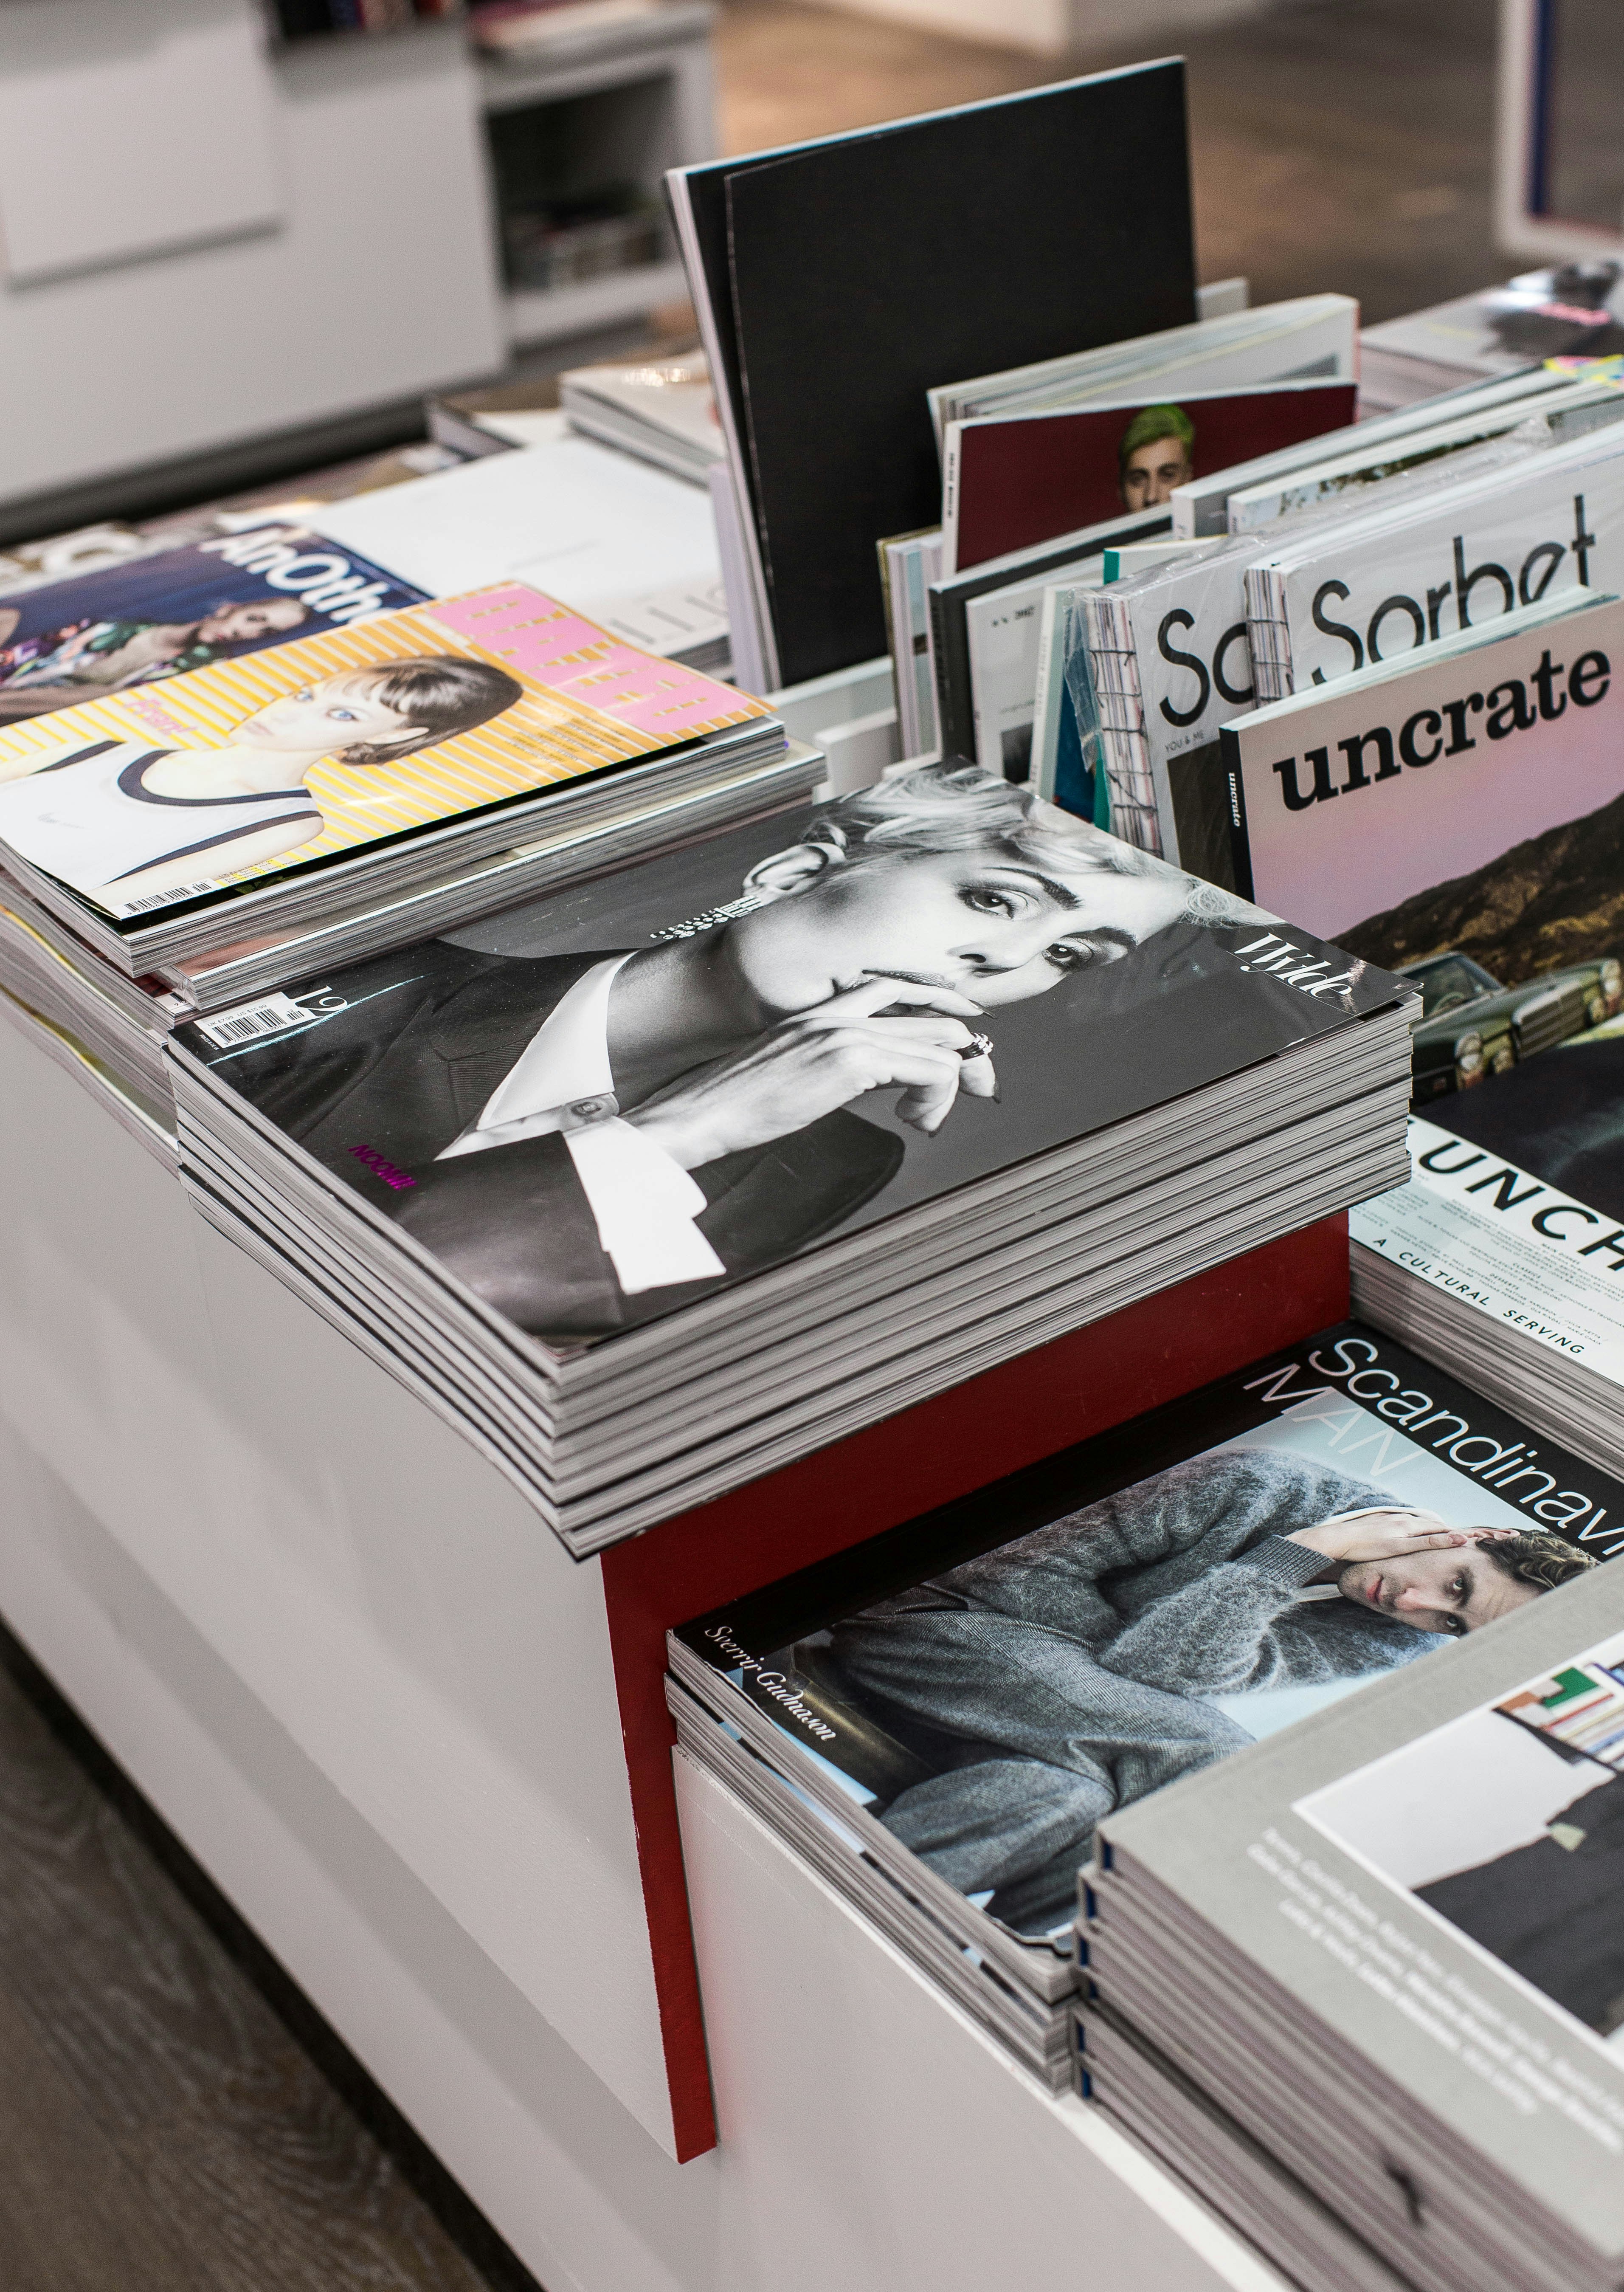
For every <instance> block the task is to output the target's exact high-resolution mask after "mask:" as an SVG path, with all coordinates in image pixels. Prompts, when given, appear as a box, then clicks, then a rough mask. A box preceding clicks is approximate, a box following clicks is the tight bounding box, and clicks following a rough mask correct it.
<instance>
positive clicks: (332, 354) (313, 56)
mask: <svg viewBox="0 0 1624 2292" xmlns="http://www.w3.org/2000/svg"><path fill="white" fill-rule="evenodd" d="M710 23H711V11H710V9H709V8H708V7H707V6H705V5H704V4H703V0H670V4H668V5H665V6H663V7H661V8H659V9H658V10H656V11H655V12H652V13H650V14H649V15H647V16H646V17H633V18H629V19H627V20H623V22H621V23H620V24H617V25H609V26H606V27H603V28H599V30H598V31H597V32H595V33H592V34H591V35H587V36H575V37H573V38H568V39H565V40H561V41H556V42H554V43H553V44H551V45H550V46H549V47H548V48H547V49H546V51H545V53H544V56H537V55H533V56H532V57H531V58H530V59H528V60H527V61H522V62H520V61H497V60H486V59H482V58H480V57H478V55H477V54H476V52H475V51H474V48H473V44H472V41H471V39H470V32H469V28H468V25H467V23H466V21H465V20H461V19H459V18H454V17H451V18H446V19H442V20H428V21H422V22H419V23H417V24H414V25H412V26H408V27H404V28H401V29H400V30H398V31H396V32H392V33H390V34H386V35H380V36H363V35H358V34H342V33H341V34H335V35H333V36H326V37H322V38H309V39H301V40H294V41H288V42H285V43H279V42H276V41H273V40H271V39H270V38H269V36H268V33H267V28H266V23H265V20H264V18H263V16H262V15H261V11H260V8H259V6H258V4H257V0H141V5H140V6H139V7H135V6H131V5H128V4H126V0H0V375H4V408H5V422H4V429H3V430H0V542H4V541H5V540H8V539H27V538H32V537H35V536H36V535H38V534H41V533H46V532H51V531H53V530H59V531H60V530H61V529H64V528H66V527H68V526H69V525H72V524H76V523H82V522H84V521H87V520H90V519H92V518H97V517H102V516H109V515H115V516H116V515H119V514H124V513H126V512H130V511H131V510H134V511H136V512H146V511H148V510H149V509H152V508H156V507H158V506H161V505H162V504H163V503H164V501H165V499H166V498H176V497H179V496H182V495H183V494H185V493H188V492H189V493H190V494H191V495H192V496H194V497H202V496H205V495H207V494H209V493H220V492H226V491H229V490H230V489H231V488H234V487H237V486H241V485H244V484H246V483H249V482H251V481H253V480H257V479H259V478H260V477H261V476H266V475H272V474H275V473H276V472H277V471H279V470H284V469H287V468H290V467H297V466H299V465H300V464H301V463H302V464H303V466H305V467H310V466H312V465H313V464H317V463H318V462H321V461H323V460H326V461H332V460H335V459H337V458H339V457H340V456H342V455H344V454H348V453H357V452H363V451H366V450H369V449H370V448H373V447H374V446H376V445H379V444H382V443H388V442H393V441H394V440H398V438H401V437H404V436H406V435H409V434H411V430H412V424H413V423H414V419H416V410H417V409H418V408H420V407H421V403H422V399H423V397H424V396H425V395H426V394H428V393H430V392H433V391H443V390H448V389H455V388H457V387H459V386H467V385H469V384H471V383H478V382H481V381H487V380H490V379H492V378H493V377H496V376H499V375H501V374H502V372H503V371H504V370H505V369H506V368H507V367H508V365H509V362H510V359H511V356H512V354H513V351H514V350H515V348H516V347H521V348H524V349H526V350H529V351H532V352H533V351H534V349H535V345H536V344H538V343H574V342H580V343H583V348H584V349H586V350H588V351H590V349H591V346H592V342H593V337H594V336H597V337H598V338H599V341H601V339H602V337H603V336H604V335H605V334H606V332H607V330H610V329H614V328H617V327H618V328H622V329H624V330H627V331H628V332H629V333H630V335H631V337H632V338H635V333H636V329H637V327H638V324H639V320H640V319H642V317H643V316H644V314H645V313H646V312H647V311H650V310H653V309H655V308H656V307H657V306H659V305H660V304H662V303H671V302H672V301H674V300H677V299H679V298H680V296H681V295H683V294H684V292H685V291H686V288H685V281H684V278H683V273H682V269H681V265H680V263H679V262H677V261H676V260H675V259H674V256H673V254H672V251H671V248H670V246H669V241H668V240H666V239H665V238H664V236H663V234H664V224H663V218H662V219H661V220H660V222H659V223H658V227H657V239H656V243H655V245H654V246H652V247H651V249H650V254H649V259H647V260H646V261H644V262H640V263H639V264H638V265H637V266H636V267H634V268H631V269H625V270H606V271H604V272H603V273H602V274H601V275H599V276H595V277H583V278H578V279H577V280H576V281H575V283H573V284H570V285H568V286H560V287H557V288H554V289H553V290H552V291H551V292H534V291H532V292H514V293H510V292H509V291H508V288H507V286H506V283H505V280H504V278H503V276H502V262H501V259H500V257H501V236H502V226H501V221H500V214H499V209H498V190H499V182H500V178H501V177H502V173H503V169H502V167H500V166H499V165H497V156H498V151H499V149H501V150H502V152H504V153H505V154H506V157H507V165H506V173H507V174H508V176H509V177H510V178H511V174H512V164H511V162H512V155H513V152H514V151H515V149H521V148H523V147H528V149H529V152H530V164H531V165H532V167H533V169H534V170H535V173H536V174H537V176H538V179H539V180H541V181H542V182H543V183H544V184H545V185H550V186H551V188H552V189H553V190H555V191H556V192H558V193H559V194H561V195H564V196H568V195H570V194H573V193H577V192H579V193H591V192H592V191H594V190H600V189H602V188H603V187H604V186H605V185H607V184H613V183H623V184H627V185H629V186H632V187H634V188H635V189H636V190H638V191H639V192H640V193H642V194H645V195H649V196H653V195H656V194H657V192H658V190H659V184H660V178H661V175H662V174H663V171H664V169H665V168H666V167H668V166H671V165H675V164H677V163H678V162H679V161H684V160H690V159H703V158H705V157H709V156H710V155H711V153H712V149H713V148H714V128H713V124H712V121H713V110H712V85H711V64H710V52H709V45H708V41H709V31H710Z"/></svg>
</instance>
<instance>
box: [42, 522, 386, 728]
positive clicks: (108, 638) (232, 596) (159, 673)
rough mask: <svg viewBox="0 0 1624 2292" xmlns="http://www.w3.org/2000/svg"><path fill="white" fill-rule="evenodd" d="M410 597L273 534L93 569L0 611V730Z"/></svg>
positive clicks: (345, 562)
mask: <svg viewBox="0 0 1624 2292" xmlns="http://www.w3.org/2000/svg"><path fill="white" fill-rule="evenodd" d="M422 594H423V593H422V590H421V589H414V587H413V586H412V585H411V584H410V582H407V581H399V580H397V579H396V577H395V576H394V575H393V574H392V573H385V572H381V571H380V570H379V569H378V567H377V566H375V565H374V564H372V563H371V562H370V561H368V560H367V559H366V558H365V557H361V556H358V555H357V553H355V551H354V550H351V549H342V548H340V547H339V546H338V545H335V544H334V543H333V542H330V541H326V540H324V539H323V537H321V535H319V534H318V533H313V532H311V531H310V530H309V529H306V528H304V527H302V526H290V525H285V524H283V525H262V526H256V527H253V528H252V529H250V530H249V531H247V532H245V533H237V534H224V535H221V536H220V537H217V538H215V539H213V540H212V541H202V542H198V543H197V544H196V545H193V546H191V547H188V548H183V549H165V550H162V551H159V552H157V553H154V554H151V555H140V556H133V557H132V558H130V559H129V560H128V561H125V562H122V563H117V564H109V565H102V566H99V567H97V568H96V569H93V570H92V571H90V572H87V573H80V574H76V575H75V576H74V577H72V578H71V579H68V580H63V581H52V582H49V583H46V584H44V585H42V586H40V587H38V588H31V589H28V590H26V591H24V592H23V593H21V594H20V595H19V596H17V597H15V598H13V599H12V601H10V602H4V603H0V724H14V723H19V722H22V721H23V720H24V719H25V718H27V717H29V716H41V715H44V714H48V713H49V712H50V711H52V710H53V709H57V708H71V707H73V706H76V705H77V704H78V703H79V702H80V701H84V700H101V699H105V698H108V697H109V695H110V694H112V693H116V692H125V691H128V690H131V689H132V687H133V686H137V685H143V686H144V685H149V684H156V683H158V682H161V681H162V680H163V679H165V678H166V677H171V676H183V675H185V674H187V673H188V671H189V670H191V669H195V668H206V667H208V666H211V665H212V664H213V663H214V662H216V661H228V660H237V659H240V658H242V657H243V655H244V654H245V653H252V652H262V651H263V650H265V648H266V647H267V646H269V645H280V644H286V643H287V642H289V641H290V640H291V639H293V638H294V637H299V636H315V635H317V634H318V633H319V632H320V631H322V630H324V629H330V628H348V627H349V626H350V624H351V623H352V622H355V621H358V620H361V619H363V618H365V617H366V616H367V615H369V614H373V613H387V612H394V611H396V610H398V609H399V608H400V607H401V606H403V605H413V604H417V603H419V602H421V601H422Z"/></svg>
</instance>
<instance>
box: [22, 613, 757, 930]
mask: <svg viewBox="0 0 1624 2292" xmlns="http://www.w3.org/2000/svg"><path fill="white" fill-rule="evenodd" d="M137 570H139V568H138V569H137ZM766 714H768V712H767V711H766V710H765V709H764V708H763V707H762V706H761V704H760V702H759V701H755V700H751V699H748V698H744V696H743V695H741V694H739V693H736V692H735V691H734V690H732V689H731V688H730V687H729V686H727V685H722V684H718V683H716V682H713V681H712V679H711V678H709V677H706V676H702V675H699V674H697V673H696V672H695V671H693V670H690V669H684V668H680V667H678V666H676V665H675V664H673V663H671V662H670V661H666V660H663V659H659V658H655V657H654V656H652V655H650V654H647V653H644V652H639V650H637V649H636V648H635V647H633V646H631V645H629V644H626V643H624V642H622V640H620V639H619V638H617V637H615V636H612V635H610V634H607V632H606V631H605V630H603V629H601V628H599V626H598V625H597V624H596V623H594V622H591V621H588V620H586V619H584V618H583V617H582V616H581V615H580V614H578V613H576V612H575V611H574V610H573V609H571V608H570V607H569V606H567V605H561V604H559V603H558V602H557V601H556V600H554V599H552V598H551V597H545V596H543V594H542V593H540V591H538V590H535V589H531V588H527V587H526V586H525V585H522V584H521V583H519V582H502V583H497V584H495V585H493V586H491V587H489V588H485V589H475V590H470V591H469V592H468V593H465V594H464V595H462V596H458V597H448V598H442V599H440V600H439V601H438V602H436V603H434V604H432V605H423V606H414V607H409V608H408V609H406V610H405V611H402V612H395V613H387V614H382V615H379V616H377V617H370V618H366V619H362V620H360V621H358V622H355V623H353V624H352V625H349V626H347V627H342V628H338V627H334V628H331V629H329V630H327V631H326V632H325V633H324V634H320V635H318V636H309V637H303V638H298V639H296V640H295V641H294V642H292V643H289V644H283V645H279V646H277V649H276V650H274V651H271V652H269V653H265V654H260V655H255V656H253V657H251V658H245V659H240V660H238V659H230V660H221V661H216V662H213V664H211V665H210V666H205V667H199V668H195V669H193V670H191V671H190V673H189V674H185V675H182V676H177V677H175V678H173V680H172V681H170V682H166V683H165V684H164V685H163V687H162V688H161V690H153V689H149V688H148V687H146V686H141V687H140V688H139V689H134V690H117V691H115V692H113V693H111V694H109V697H108V698H105V699H95V700H87V701H84V702H82V703H80V704H79V705H78V706H76V707H74V708H72V709H69V710H66V711H64V712H62V713H61V714H57V715H54V716H52V717H51V718H50V719H48V720H36V721H34V722H28V723H24V724H15V725H12V727H10V728H9V729H8V730H4V731H0V853H10V854H12V855H13V856H14V857H15V859H16V860H20V861H22V862H23V863H25V864H26V865H27V866H28V867H30V868H35V869H37V870H38V871H40V872H41V873H42V874H44V875H46V876H52V877H54V878H55V879H56V880H57V881H58V882H60V883H62V884H67V885H68V888H69V889H70V890H71V891H73V892H76V893H77V894H78V895H79V896H80V897H81V898H82V899H84V900H87V901H89V902H90V904H91V905H92V907H93V908H96V909H97V910H99V911H100V914H101V915H102V916H106V917H108V918H109V919H110V920H112V921H113V922H115V923H121V924H125V925H133V924H138V923H139V922H141V920H143V919H145V918H147V917H149V916H152V915H153V914H154V913H155V912H156V911H157V910H159V909H178V908H181V907H182V906H184V907H186V908H188V909H189V910H195V909H197V908H200V907H204V906H211V905H213V904H216V903H218V902H220V901H222V900H228V899H229V897H230V896H231V894H232V893H233V892H234V891H237V890H241V889H244V888H246V887H249V886H253V887H255V888H257V887H259V886H260V885H261V884H263V883H264V882H265V881H266V879H267V878H269V877H272V876H285V875H288V874H290V873H291V872H293V870H296V869H297V870H305V869H309V868H315V867H318V866H320V865H321V864H322V863H323V862H324V861H326V860H331V859H333V858H334V857H335V856H337V855H339V854H341V853H342V854H344V855H352V854H358V853H360V852H361V851H365V850H366V849H367V848H368V847H369V846H373V845H377V844H381V843H386V842H389V841H390V840H391V839H393V838H396V837H400V836H405V835H411V834H412V833H413V832H414V831H417V830H422V829H423V828H428V827H438V826H441V825H442V824H445V823H446V822H450V821H454V820H457V819H464V818H468V817H470V816H472V815H474V814H477V813H480V812H484V811H489V810H491V809H494V807H496V806H499V805H502V804H504V803H514V802H515V801H516V800H518V799H519V798H522V797H527V796H534V795H538V794H540V793H542V792H543V791H544V790H545V789H548V788H550V787H559V786H560V785H562V784H564V783H566V782H567V781H571V780H575V779H581V778H583V776H584V775H586V774H589V773H593V772H603V771H612V770H614V769H615V767H616V766H617V765H622V764H626V763H633V762H635V761H637V760H639V759H640V758H643V757H646V756H651V755H657V754H659V753H660V752H661V751H662V750H663V749H666V748H671V747H679V746H680V745H682V744H683V743H685V742H689V741H693V740H695V739H698V738H702V737H703V736H704V735H706V734H709V733H712V732H715V731H718V730H720V729H722V728H723V727H725V726H728V725H734V724H742V723H744V722H748V721H750V720H751V719H752V718H755V717H761V716H765V715H766Z"/></svg>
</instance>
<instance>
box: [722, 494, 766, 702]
mask: <svg viewBox="0 0 1624 2292" xmlns="http://www.w3.org/2000/svg"><path fill="white" fill-rule="evenodd" d="M710 487H711V506H712V510H713V511H714V512H715V514H716V553H717V555H718V556H719V557H720V560H721V567H722V588H723V590H724V592H725V593H726V595H727V599H728V642H729V646H730V648H731V650H732V655H733V681H734V682H735V684H736V685H737V686H738V688H739V690H740V691H741V692H767V691H769V690H772V679H771V678H770V677H769V675H768V661H767V645H766V642H765V641H764V632H763V629H762V626H761V623H760V617H759V616H758V614H757V611H756V597H755V586H754V584H753V583H752V580H751V578H750V569H749V562H748V559H747V554H746V549H745V539H744V533H745V525H746V521H745V519H744V516H743V514H742V512H741V511H740V507H739V498H738V488H737V487H736V484H735V483H734V476H733V470H732V466H731V464H729V463H728V462H712V464H711V473H710Z"/></svg>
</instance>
